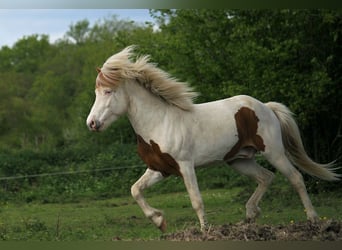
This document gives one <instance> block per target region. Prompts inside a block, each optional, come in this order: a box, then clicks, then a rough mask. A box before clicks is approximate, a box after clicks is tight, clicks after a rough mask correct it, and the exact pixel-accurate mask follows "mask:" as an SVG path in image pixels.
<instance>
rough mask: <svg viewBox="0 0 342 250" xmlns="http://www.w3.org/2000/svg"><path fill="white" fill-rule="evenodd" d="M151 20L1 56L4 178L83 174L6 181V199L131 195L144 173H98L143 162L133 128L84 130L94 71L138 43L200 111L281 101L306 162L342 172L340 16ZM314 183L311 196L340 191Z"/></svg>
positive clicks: (107, 23)
mask: <svg viewBox="0 0 342 250" xmlns="http://www.w3.org/2000/svg"><path fill="white" fill-rule="evenodd" d="M150 13H151V15H152V16H153V17H154V19H155V20H156V23H157V25H158V27H155V26H153V24H146V25H137V24H135V23H134V22H130V21H122V20H118V19H117V18H116V17H115V16H113V17H109V18H106V19H103V20H99V21H98V22H97V23H95V24H94V25H93V26H91V25H90V23H89V21H88V20H80V21H79V22H77V23H75V24H71V25H70V28H69V30H68V31H67V32H66V34H65V36H64V38H63V39H61V40H59V41H57V42H56V43H53V44H51V43H49V39H48V37H47V36H46V35H32V36H28V37H23V38H22V39H20V40H18V41H17V42H16V43H15V44H14V45H13V47H11V48H9V47H7V46H5V47H2V48H1V49H0V89H1V91H0V174H1V176H26V175H34V174H43V173H52V172H68V171H75V172H77V171H86V172H84V174H78V175H76V174H75V175H56V176H45V177H39V178H38V177H35V178H24V179H14V180H6V181H0V184H1V190H0V193H1V199H2V200H8V199H21V200H25V201H34V200H39V201H42V202H56V201H70V200H74V199H81V198H84V197H98V198H100V197H110V196H112V195H115V196H116V195H125V194H128V192H129V186H130V185H131V184H132V183H133V182H134V181H135V180H136V179H137V178H138V177H139V175H141V174H142V172H143V171H144V168H143V167H142V168H135V169H120V170H117V171H107V172H106V171H104V172H101V171H96V170H98V169H102V168H111V167H113V166H135V165H141V164H142V162H141V161H140V159H138V158H137V156H136V154H135V149H134V148H135V146H133V145H134V144H135V140H136V139H135V135H134V131H133V129H132V128H131V126H130V124H129V121H128V119H127V118H125V117H123V118H121V119H120V120H118V121H117V122H116V123H115V124H113V125H112V126H111V127H110V128H109V129H108V130H107V131H106V132H104V133H102V134H93V133H90V132H89V131H88V129H87V127H86V125H85V120H86V117H87V115H88V113H89V110H90V108H91V105H92V103H93V101H94V92H93V91H94V82H95V78H96V74H97V73H96V70H95V69H96V67H98V66H101V65H102V64H103V62H104V61H105V60H106V58H107V57H109V56H110V55H112V54H113V53H116V52H117V51H118V50H120V49H122V48H124V47H126V46H127V45H131V44H136V45H138V54H150V55H151V57H152V60H153V61H154V62H156V63H158V66H159V67H160V68H162V69H164V70H166V71H167V72H170V73H171V74H172V75H174V76H175V77H177V78H179V79H180V80H182V81H188V82H190V83H191V85H193V86H194V87H195V89H196V90H197V91H199V92H201V96H200V97H199V98H198V100H197V101H198V102H204V101H211V100H216V99H221V98H226V97H229V96H233V95H238V94H248V95H252V96H254V97H256V98H258V99H260V100H261V101H264V102H267V101H278V102H283V103H284V104H286V105H287V106H289V107H290V108H291V110H292V111H293V112H294V113H296V115H297V120H298V123H299V127H300V128H301V131H302V135H303V140H304V144H305V146H306V149H307V151H308V153H309V155H311V156H312V158H313V159H315V160H316V161H320V162H328V161H331V160H333V159H338V162H337V165H340V155H341V153H342V144H341V132H342V130H341V128H342V119H341V115H342V113H341V100H342V91H341V88H340V83H341V79H342V77H341V72H342V69H341V65H342V61H341V60H342V57H341V56H340V55H341V38H342V34H341V32H342V29H341V24H342V16H341V11H340V10H320V9H311V10H224V9H222V10H205V9H201V10H151V12H150ZM92 170H94V171H93V172H91V171H92ZM89 171H90V172H89ZM198 175H199V180H200V181H199V182H200V183H202V184H201V185H203V186H202V188H204V189H206V188H218V187H220V188H221V187H230V185H233V184H236V185H238V183H241V184H242V183H243V184H245V185H248V183H249V182H248V181H247V180H245V179H244V178H241V177H239V176H238V175H237V174H235V173H233V172H232V171H230V170H229V168H227V167H222V166H221V167H220V166H217V167H215V168H212V169H208V170H199V171H198ZM305 178H306V177H305ZM308 181H309V184H310V185H309V189H310V190H312V191H314V192H319V191H322V190H324V189H325V190H333V189H337V188H340V186H341V185H340V184H339V183H334V184H330V183H325V184H323V182H320V181H317V180H314V179H309V178H308ZM178 182H179V180H178V179H177V178H174V177H172V178H169V179H168V180H167V181H166V182H164V183H163V184H160V185H157V187H156V188H154V189H153V190H154V191H155V192H166V191H169V190H174V191H179V190H183V188H184V187H183V186H182V185H175V183H178ZM316 183H319V184H316Z"/></svg>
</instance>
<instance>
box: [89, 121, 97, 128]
mask: <svg viewBox="0 0 342 250" xmlns="http://www.w3.org/2000/svg"><path fill="white" fill-rule="evenodd" d="M95 126H96V122H95V121H94V120H91V122H90V124H89V127H90V128H95Z"/></svg>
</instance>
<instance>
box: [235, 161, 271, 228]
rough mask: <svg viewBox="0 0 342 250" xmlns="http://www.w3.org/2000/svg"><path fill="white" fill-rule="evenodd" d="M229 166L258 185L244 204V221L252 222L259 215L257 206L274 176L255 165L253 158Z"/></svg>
mask: <svg viewBox="0 0 342 250" xmlns="http://www.w3.org/2000/svg"><path fill="white" fill-rule="evenodd" d="M229 165H230V166H231V167H232V168H234V169H235V170H236V171H238V172H239V173H241V174H243V175H246V176H248V177H250V178H251V179H253V180H255V181H256V182H257V183H258V187H257V188H256V190H255V192H254V193H253V194H252V196H251V197H250V198H249V200H248V202H247V203H246V220H247V221H248V222H253V221H254V220H255V218H256V217H257V216H258V215H259V214H260V208H259V207H258V204H259V202H260V200H261V198H262V196H263V195H264V193H265V192H266V190H267V188H268V186H269V185H270V184H271V182H272V180H273V177H274V174H273V173H272V172H271V171H269V170H267V169H265V168H263V167H261V166H260V165H259V164H257V163H256V162H255V159H254V158H253V159H237V160H234V161H233V162H230V163H229Z"/></svg>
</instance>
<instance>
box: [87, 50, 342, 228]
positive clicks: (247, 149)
mask: <svg viewBox="0 0 342 250" xmlns="http://www.w3.org/2000/svg"><path fill="white" fill-rule="evenodd" d="M132 56H133V47H132V46H130V47H127V48H125V49H124V50H122V51H121V52H119V53H117V54H114V55H113V56H111V57H109V58H108V59H107V61H106V62H105V63H104V64H103V66H102V68H99V69H98V76H97V78H96V89H95V94H96V99H95V103H94V105H93V107H92V109H91V111H90V114H89V116H88V118H87V125H88V127H89V128H90V130H92V131H102V130H104V129H106V128H107V127H108V126H109V125H110V124H111V123H112V122H114V121H115V120H116V119H117V118H118V117H119V116H120V115H122V114H127V116H128V118H129V121H130V122H131V124H132V126H133V128H134V131H135V133H136V136H137V142H138V154H139V156H140V157H141V159H142V160H143V161H144V162H145V163H146V165H147V167H148V168H147V170H146V172H145V173H144V175H143V176H141V178H140V179H139V180H138V181H137V182H136V183H135V184H134V185H133V186H132V188H131V192H132V196H133V197H134V199H135V200H136V202H137V203H138V204H139V206H140V207H141V209H142V210H143V212H144V214H145V215H146V216H147V217H148V218H150V219H151V220H152V221H153V223H154V224H155V225H156V226H157V227H158V228H159V229H161V230H162V231H165V229H166V222H165V219H164V216H163V213H162V212H161V211H159V210H157V209H155V208H153V207H151V206H150V205H149V204H148V203H147V202H146V200H145V199H144V197H143V190H144V189H146V188H148V187H150V186H151V185H153V184H155V183H156V182H158V181H161V180H163V179H164V178H165V177H167V176H169V175H172V174H173V175H178V176H181V177H182V178H183V180H184V183H185V186H186V189H187V191H188V193H189V196H190V199H191V203H192V207H193V208H194V210H195V211H196V213H197V216H198V219H199V222H200V225H201V229H202V230H204V229H205V227H206V223H207V222H206V218H205V213H204V206H203V202H202V198H201V194H200V191H199V188H198V184H197V179H196V174H195V167H197V166H201V165H206V164H208V163H211V162H214V161H218V160H220V161H225V162H227V163H228V164H229V165H230V166H231V167H232V168H233V169H235V170H237V171H238V172H240V173H241V174H244V175H246V176H248V177H250V178H252V179H253V180H255V181H256V182H257V183H258V186H257V188H256V190H255V192H254V193H253V195H252V196H251V197H250V199H249V200H248V202H247V204H246V218H247V220H254V219H255V218H256V216H257V215H258V214H259V212H260V208H259V207H258V203H259V202H260V200H261V198H262V196H263V194H264V193H265V191H266V190H267V188H268V186H269V185H270V183H271V181H272V179H273V173H272V172H271V171H269V170H267V169H265V168H263V167H261V166H260V165H258V164H257V163H256V161H255V159H254V156H255V153H257V152H260V153H261V154H262V155H263V156H264V157H265V158H266V159H267V160H268V161H269V162H270V163H271V164H272V165H273V166H274V167H275V168H276V169H278V170H279V171H280V172H281V173H283V174H284V175H285V176H286V177H287V178H288V179H289V181H290V182H291V183H292V185H293V186H294V188H295V189H296V190H297V192H298V194H299V196H300V198H301V200H302V202H303V205H304V207H305V211H306V214H307V217H308V219H309V220H312V221H315V220H316V219H317V214H316V212H315V210H314V208H313V206H312V204H311V201H310V198H309V196H308V194H307V191H306V187H305V184H304V182H303V178H302V175H301V174H300V172H299V171H298V170H297V169H296V168H295V167H294V165H295V166H297V167H299V168H300V169H301V170H303V171H305V172H306V173H309V174H311V175H313V176H316V177H318V178H321V179H324V180H338V178H339V175H338V174H336V173H335V172H334V171H333V169H332V164H318V163H316V162H314V161H312V160H311V159H310V158H309V157H308V156H307V154H306V152H305V150H304V147H303V144H302V141H301V138H300V134H299V130H298V127H297V125H296V122H295V121H294V119H293V118H292V114H291V112H290V111H289V109H288V108H287V107H285V106H284V105H282V104H280V103H276V102H269V103H262V102H260V101H258V100H256V99H254V98H252V97H249V96H245V95H240V96H234V97H232V98H228V99H223V100H218V101H214V102H208V103H202V104H194V103H193V99H194V98H195V97H196V96H197V94H196V93H195V92H193V91H192V89H191V88H190V87H189V86H188V85H187V84H186V83H183V82H179V81H177V80H175V79H174V78H172V77H170V76H169V75H168V74H167V73H166V72H164V71H162V70H161V69H158V68H157V67H156V65H155V64H152V63H150V62H149V56H141V57H139V58H137V59H136V60H132Z"/></svg>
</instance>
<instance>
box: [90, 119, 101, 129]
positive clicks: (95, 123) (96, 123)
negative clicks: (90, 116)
mask: <svg viewBox="0 0 342 250" xmlns="http://www.w3.org/2000/svg"><path fill="white" fill-rule="evenodd" d="M100 127H101V123H100V122H99V121H97V120H91V121H90V123H89V128H90V129H92V130H94V131H96V130H98V129H99V128H100Z"/></svg>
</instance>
